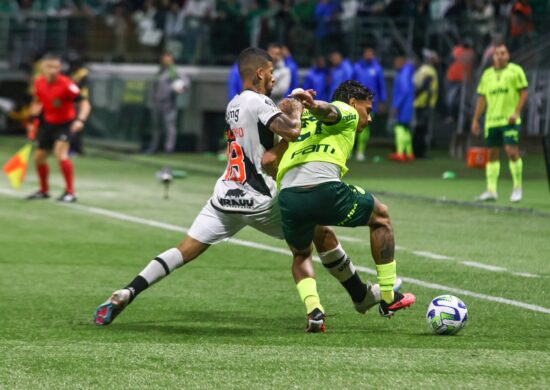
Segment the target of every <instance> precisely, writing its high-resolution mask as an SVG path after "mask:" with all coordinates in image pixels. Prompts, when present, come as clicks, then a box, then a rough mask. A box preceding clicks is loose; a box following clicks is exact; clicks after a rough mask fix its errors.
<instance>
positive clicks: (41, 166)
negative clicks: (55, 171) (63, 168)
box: [36, 163, 50, 194]
mask: <svg viewBox="0 0 550 390" xmlns="http://www.w3.org/2000/svg"><path fill="white" fill-rule="evenodd" d="M36 172H37V173H38V179H39V181H40V191H41V192H43V193H45V194H47V193H48V190H49V187H48V174H49V172H50V169H49V167H48V164H47V163H37V164H36Z"/></svg>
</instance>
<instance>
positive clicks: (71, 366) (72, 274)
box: [0, 138, 550, 389]
mask: <svg viewBox="0 0 550 390" xmlns="http://www.w3.org/2000/svg"><path fill="white" fill-rule="evenodd" d="M20 143H21V141H20V140H12V139H6V138H2V139H0V161H6V160H7V159H8V157H9V156H11V155H12V154H13V153H14V152H15V151H16V150H17V147H18V146H19V145H20ZM105 157H109V158H105ZM114 157H117V158H118V160H115V159H113V158H114ZM166 160H168V162H170V163H171V164H172V165H173V166H174V167H181V168H182V169H185V170H187V171H188V173H189V176H188V177H187V178H186V179H183V180H179V181H176V182H175V183H174V184H173V188H172V189H171V198H170V199H169V200H163V199H162V187H161V185H160V184H158V183H157V182H156V180H155V178H154V173H155V171H156V170H158V169H159V168H160V167H161V166H162V165H163V164H164V163H166V162H167V161H166ZM540 161H541V160H540V157H538V156H533V157H531V156H528V157H527V158H526V159H525V167H526V181H525V184H524V187H525V192H526V195H525V202H523V203H522V204H520V207H529V208H534V209H536V210H541V211H547V210H550V207H548V203H550V202H549V201H548V199H550V198H549V197H548V193H547V188H546V183H545V181H544V172H543V170H542V169H539V168H535V166H536V164H537V163H540ZM461 167H462V163H461V162H456V161H452V160H449V159H447V158H445V157H442V156H440V157H436V158H434V159H432V160H430V161H427V162H419V163H418V164H415V165H407V166H400V165H396V164H394V163H391V162H382V163H380V164H372V163H368V164H355V163H352V166H351V174H350V175H349V177H348V178H347V181H348V182H350V183H354V184H362V185H365V186H366V187H368V188H371V189H373V190H379V191H393V192H399V193H409V194H422V195H427V196H433V197H441V196H446V197H448V198H454V199H459V200H470V199H471V196H473V195H475V194H476V193H477V192H479V191H480V190H481V189H482V188H483V181H482V173H481V172H479V171H469V170H466V169H464V168H461ZM504 168H506V167H504ZM222 169H223V163H220V162H217V161H216V160H215V158H213V157H208V156H197V155H193V156H189V155H185V156H171V157H150V158H145V157H120V156H114V155H110V156H107V155H106V154H103V153H102V155H101V156H88V157H85V158H79V159H77V160H76V172H77V181H76V186H77V190H78V191H79V194H80V204H82V205H90V206H95V207H101V208H104V209H108V210H112V211H118V212H122V213H125V214H129V215H133V216H138V217H142V218H149V219H154V220H156V221H162V222H165V223H170V224H175V225H178V226H186V227H188V226H189V225H190V224H191V222H192V221H193V219H194V217H195V215H196V214H197V212H198V211H199V210H200V207H202V205H203V204H204V202H205V201H206V200H207V199H208V197H209V196H210V193H211V189H212V186H213V184H214V181H215V179H216V177H217V176H218V174H219V173H220V172H221V170H222ZM443 169H444V170H447V169H451V170H455V171H456V172H457V173H458V177H459V178H458V179H457V180H455V181H452V182H451V181H443V180H441V179H439V175H440V173H441V172H440V171H441V170H443ZM51 172H52V173H53V175H52V178H51V181H52V184H54V185H53V188H54V190H53V191H52V195H56V193H57V192H61V189H62V188H61V186H60V184H61V177H60V176H59V174H58V169H57V167H56V164H55V163H53V162H52V164H51ZM419 172H421V173H419ZM413 175H414V176H413ZM506 176H507V173H506V169H503V174H502V175H501V177H506ZM502 184H504V185H502ZM501 185H502V187H504V186H511V185H510V182H509V181H507V182H506V181H502V183H501ZM6 186H7V184H6V181H3V182H2V185H1V187H0V188H6ZM35 187H36V178H35V174H34V171H33V169H32V168H31V169H30V172H29V177H28V179H27V182H26V184H25V185H24V186H23V188H22V190H21V191H20V194H21V197H23V196H24V195H25V194H27V193H30V192H32V191H33V190H34V189H35ZM501 193H505V192H504V191H502V190H501ZM382 200H383V201H384V202H385V203H387V204H388V205H389V207H390V212H391V215H392V219H393V222H394V227H395V231H396V238H397V244H398V245H400V246H401V247H404V248H405V249H403V250H400V251H398V252H397V255H396V256H397V259H398V273H399V274H400V275H403V276H408V277H414V278H417V279H420V280H423V281H427V282H434V283H439V284H442V285H446V286H450V287H457V288H462V289H466V290H470V291H474V292H478V293H482V294H488V295H493V296H499V297H505V298H509V299H514V300H518V301H522V302H526V303H532V304H537V305H540V306H543V307H546V308H550V298H549V297H548V293H549V288H548V286H549V283H548V282H549V277H550V264H549V262H548V261H547V260H548V255H547V254H548V253H550V242H548V239H547V237H548V233H549V232H550V218H548V217H540V216H531V215H528V214H522V213H515V212H498V213H495V212H493V211H488V210H480V209H475V208H472V207H466V206H454V205H445V204H431V203H429V202H419V201H411V200H407V199H402V198H400V197H387V198H383V199H382ZM499 203H500V204H502V205H508V204H507V201H505V200H500V201H499ZM0 216H1V221H2V224H1V225H0V226H1V228H0V229H1V234H0V244H1V248H2V250H1V251H0V312H1V313H2V332H0V362H1V363H0V388H25V389H27V388H79V387H80V388H89V387H99V386H105V385H107V386H109V387H111V388H128V387H146V388H170V387H171V388H205V387H212V388H245V387H248V388H269V387H271V388H274V387H276V388H287V387H297V388H305V387H310V386H314V385H315V384H321V383H322V384H323V386H326V387H333V388H359V387H362V388H364V387H365V386H366V387H382V386H384V387H397V386H406V387H427V388H441V387H442V384H444V387H446V388H458V387H471V388H512V387H514V388H515V387H521V388H526V387H531V388H545V387H549V386H550V374H549V373H548V367H549V366H550V345H549V343H548V340H549V338H550V328H549V327H548V320H549V319H550V314H545V313H537V312H533V311H530V310H526V309H524V308H519V307H513V306H509V305H505V304H500V303H494V302H488V301H486V300H483V299H478V298H472V297H464V296H461V298H462V299H463V300H464V301H465V303H466V305H467V306H468V310H469V316H470V322H469V324H468V326H467V327H466V329H464V330H463V331H462V332H461V333H460V334H459V335H457V336H452V337H439V336H431V335H429V334H428V333H427V331H426V325H425V320H424V315H425V310H426V307H427V305H428V304H429V302H430V300H431V299H432V298H433V297H435V296H437V295H440V294H443V293H446V292H447V291H445V290H434V289H427V288H423V287H419V286H415V285H410V284H406V286H405V290H406V291H412V292H414V293H415V294H416V295H417V304H416V305H415V306H414V307H413V308H412V309H410V310H407V311H405V312H402V313H401V312H400V313H398V315H396V317H395V318H394V319H392V320H390V321H388V320H385V319H383V318H381V317H379V316H378V314H377V313H375V312H371V313H368V314H367V315H366V316H361V315H359V314H357V313H355V312H354V310H353V309H352V307H351V304H350V302H349V298H348V297H347V294H346V293H345V292H344V290H343V289H342V288H341V287H340V286H339V285H338V283H337V282H336V281H335V280H333V279H332V278H331V277H330V276H329V275H328V273H326V272H325V271H324V270H323V269H322V267H321V266H320V265H319V264H316V265H315V267H316V270H317V273H318V281H319V282H318V285H319V291H320V294H321V299H322V302H323V304H324V306H325V308H326V309H327V312H328V315H329V317H328V325H327V327H328V330H327V333H326V334H318V335H307V334H304V333H303V326H304V325H305V313H304V309H303V305H302V304H301V303H300V302H299V299H298V294H297V292H296V289H295V286H294V283H293V281H292V277H291V274H290V261H291V260H290V257H288V256H285V255H282V254H277V253H272V252H269V251H263V250H259V249H253V248H244V247H242V246H238V245H232V244H231V243H222V244H220V245H216V246H213V247H212V248H210V249H209V250H208V251H207V253H205V254H204V255H203V256H202V257H201V258H200V259H198V260H197V261H195V262H193V263H191V264H189V265H187V266H185V267H184V268H182V269H180V270H178V271H177V272H176V273H175V274H174V275H171V276H170V277H169V278H167V279H165V280H164V281H162V282H161V283H159V284H158V285H156V286H154V287H152V288H151V289H149V290H148V291H146V292H144V293H143V294H142V295H141V296H140V297H139V298H138V299H137V300H136V301H135V302H134V303H133V304H132V305H131V307H130V308H129V309H128V310H126V311H125V312H124V313H123V314H122V315H121V316H120V317H119V318H117V320H116V321H115V322H114V323H113V324H112V325H111V326H110V327H106V328H97V327H94V326H92V325H91V324H90V319H91V316H92V313H93V311H94V309H95V308H96V307H97V305H98V304H99V303H101V302H102V301H103V300H104V299H105V298H106V297H107V296H108V295H109V294H110V293H111V292H112V290H114V289H116V288H119V287H121V286H123V285H125V284H126V283H127V282H128V281H129V280H130V279H131V278H133V277H134V276H135V274H137V272H139V271H140V270H141V269H142V268H143V266H145V264H146V263H147V262H148V261H149V260H150V259H151V258H152V257H154V256H156V255H157V254H158V253H160V252H161V251H163V250H165V249H167V248H169V247H172V246H174V245H175V244H176V243H177V242H178V241H179V240H180V238H181V234H180V233H177V232H171V231H166V230H161V229H159V228H154V227H147V226H143V225H139V224H135V223H131V222H126V221H119V220H113V219H109V218H106V217H104V216H99V215H93V214H90V213H87V212H86V211H85V210H82V209H75V208H71V207H67V206H63V205H56V204H54V202H53V201H44V202H24V201H22V200H21V199H19V198H14V197H9V196H5V195H2V194H0ZM337 233H338V234H339V235H342V236H347V237H350V238H355V239H359V240H358V241H359V242H350V241H349V239H348V241H345V242H343V245H344V247H345V248H346V249H347V251H348V253H349V254H350V255H351V257H352V259H353V260H354V262H355V263H356V264H357V265H362V266H367V267H369V268H372V267H373V264H372V261H371V260H370V252H369V246H368V240H367V239H366V237H367V233H366V231H365V230H364V229H338V230H337ZM237 237H238V238H240V239H243V240H248V241H253V242H257V243H260V244H266V245H270V246H275V247H279V248H284V247H285V246H284V244H283V243H282V242H279V241H277V240H273V239H271V238H269V237H266V236H264V235H261V234H260V233H257V232H255V231H253V230H250V229H245V230H243V231H242V232H241V233H239V234H238V236H237ZM361 239H364V240H363V241H361ZM414 251H429V252H432V253H437V254H441V255H445V256H449V257H453V260H433V259H430V258H429V257H425V256H422V255H418V254H414V253H413V252H414ZM464 260H470V261H476V262H479V263H482V264H485V265H492V266H498V267H503V268H506V269H507V271H503V272H490V271H488V270H483V269H478V268H472V267H469V266H466V265H464V264H462V263H461V261H464ZM512 272H529V273H532V274H536V275H538V276H539V277H537V278H526V277H521V276H517V275H514V274H513V273H512ZM362 276H363V277H364V278H370V279H372V276H370V275H366V274H362ZM459 296H460V295H459Z"/></svg>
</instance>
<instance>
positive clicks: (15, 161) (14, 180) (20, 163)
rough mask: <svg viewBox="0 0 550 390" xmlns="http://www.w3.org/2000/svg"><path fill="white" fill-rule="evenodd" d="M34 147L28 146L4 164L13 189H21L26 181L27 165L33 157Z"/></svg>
mask: <svg viewBox="0 0 550 390" xmlns="http://www.w3.org/2000/svg"><path fill="white" fill-rule="evenodd" d="M31 150H32V145H31V144H27V145H25V146H23V147H22V148H21V149H19V151H18V152H17V153H16V154H15V156H13V157H12V158H10V159H9V161H8V162H7V163H6V164H4V168H3V170H4V173H5V174H6V176H7V177H8V180H9V181H10V184H11V185H12V187H13V188H16V189H17V188H19V187H20V186H21V184H22V183H23V180H24V179H25V173H27V165H28V162H29V157H30V155H31Z"/></svg>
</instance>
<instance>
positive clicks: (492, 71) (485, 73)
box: [480, 66, 495, 81]
mask: <svg viewBox="0 0 550 390" xmlns="http://www.w3.org/2000/svg"><path fill="white" fill-rule="evenodd" d="M494 74H495V67H494V66H490V67H488V68H487V69H485V70H484V71H483V73H482V74H481V79H480V81H481V80H483V79H486V78H487V77H491V76H492V75H494Z"/></svg>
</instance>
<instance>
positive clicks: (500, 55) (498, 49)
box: [493, 44, 510, 69]
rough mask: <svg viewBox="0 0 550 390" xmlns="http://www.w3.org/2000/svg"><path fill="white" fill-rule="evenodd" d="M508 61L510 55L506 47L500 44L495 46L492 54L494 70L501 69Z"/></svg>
mask: <svg viewBox="0 0 550 390" xmlns="http://www.w3.org/2000/svg"><path fill="white" fill-rule="evenodd" d="M509 61H510V53H509V52H508V48H507V47H506V45H504V44H501V45H498V46H495V51H494V52H493V65H494V66H495V68H496V69H502V68H504V67H505V66H506V65H508V62H509Z"/></svg>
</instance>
